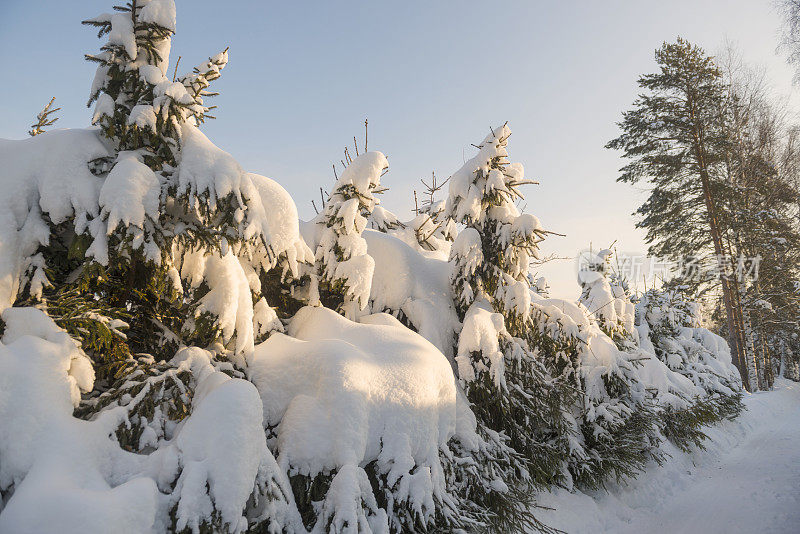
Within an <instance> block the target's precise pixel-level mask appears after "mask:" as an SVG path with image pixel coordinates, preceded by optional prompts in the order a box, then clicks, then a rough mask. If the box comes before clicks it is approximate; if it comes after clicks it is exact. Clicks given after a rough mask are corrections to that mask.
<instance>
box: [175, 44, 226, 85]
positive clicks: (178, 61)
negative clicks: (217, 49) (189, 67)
mask: <svg viewBox="0 0 800 534" xmlns="http://www.w3.org/2000/svg"><path fill="white" fill-rule="evenodd" d="M226 50H227V49H226ZM180 64H181V56H178V60H177V61H176V62H175V72H173V73H172V81H173V82H174V81H175V80H177V79H178V65H180Z"/></svg>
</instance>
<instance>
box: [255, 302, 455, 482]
mask: <svg viewBox="0 0 800 534" xmlns="http://www.w3.org/2000/svg"><path fill="white" fill-rule="evenodd" d="M364 322H365V323H366V324H363V323H361V324H360V323H354V322H351V321H349V320H347V319H345V318H343V317H342V316H340V315H338V314H337V313H335V312H333V311H331V310H329V309H326V308H321V307H319V308H315V307H306V308H303V309H301V310H300V311H299V312H298V313H297V315H296V316H295V317H294V319H293V320H292V322H291V323H290V324H289V328H288V331H289V334H290V335H291V336H292V337H289V336H287V335H283V334H274V335H273V336H272V337H270V338H269V339H268V340H267V341H265V342H264V343H261V344H259V345H258V346H256V350H255V355H254V358H253V363H252V365H251V366H250V375H251V379H252V381H253V382H254V383H255V384H256V386H257V387H258V390H259V392H260V393H261V397H262V400H263V404H264V422H265V424H266V425H268V426H276V425H278V428H277V443H276V446H277V448H278V450H279V451H280V455H279V457H278V459H279V461H280V462H281V463H282V464H283V465H287V466H289V465H290V466H292V467H293V469H295V470H296V471H298V472H301V473H303V474H310V475H314V474H316V473H319V472H322V471H330V470H333V469H337V468H339V467H341V466H343V465H347V464H355V465H359V464H363V463H365V462H369V461H372V460H375V459H377V458H378V454H379V453H380V452H381V450H382V449H384V450H387V449H388V450H392V451H394V452H395V454H405V455H408V456H409V459H411V460H413V461H416V462H418V463H422V462H423V461H424V460H426V459H429V458H431V457H432V456H433V457H435V456H436V455H437V454H438V449H439V446H441V445H444V444H446V443H447V441H448V440H449V439H450V437H451V436H453V434H454V433H455V426H456V384H455V379H454V377H453V373H452V370H451V369H450V365H449V363H448V361H447V359H446V358H445V357H444V356H443V355H442V354H441V352H440V351H439V350H438V349H436V347H434V346H433V345H432V344H431V343H430V342H428V341H426V340H425V339H423V338H422V337H421V336H418V335H415V334H413V333H412V332H410V331H409V330H408V329H407V328H405V327H404V326H403V325H402V324H400V322H399V321H397V320H396V319H394V318H393V317H391V316H389V315H386V314H376V315H373V316H367V317H365V318H364ZM370 322H374V323H376V324H369V323H370Z"/></svg>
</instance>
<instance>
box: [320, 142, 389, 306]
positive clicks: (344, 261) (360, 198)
mask: <svg viewBox="0 0 800 534" xmlns="http://www.w3.org/2000/svg"><path fill="white" fill-rule="evenodd" d="M388 168H389V162H388V161H387V160H386V157H385V156H384V155H383V154H382V153H380V152H365V153H363V154H361V155H358V156H356V158H355V159H353V160H352V161H349V163H348V165H347V167H346V168H345V170H344V172H342V175H341V176H340V177H339V178H338V179H337V180H336V183H335V184H334V186H333V191H332V192H331V195H330V197H329V198H328V200H327V202H326V203H325V207H324V208H323V210H322V212H321V213H320V214H319V215H318V216H317V218H316V224H317V225H318V228H319V231H320V236H319V239H318V245H317V249H316V254H315V257H316V264H317V273H318V276H319V295H320V300H321V301H322V303H323V304H325V305H326V306H327V307H329V308H332V309H336V310H338V311H340V312H341V313H342V314H343V315H344V316H345V317H347V318H349V319H356V318H357V317H358V316H359V314H360V313H361V311H362V310H363V309H364V308H365V307H366V306H367V304H368V303H369V291H370V286H371V284H372V271H373V270H374V268H375V260H373V259H372V257H370V255H369V254H367V243H366V241H364V238H363V237H361V232H363V231H364V228H366V226H367V219H368V218H369V216H370V214H371V213H372V210H373V209H374V208H375V206H376V204H377V199H376V198H375V194H377V193H379V192H380V179H381V176H383V175H384V174H385V173H386V171H387V170H388Z"/></svg>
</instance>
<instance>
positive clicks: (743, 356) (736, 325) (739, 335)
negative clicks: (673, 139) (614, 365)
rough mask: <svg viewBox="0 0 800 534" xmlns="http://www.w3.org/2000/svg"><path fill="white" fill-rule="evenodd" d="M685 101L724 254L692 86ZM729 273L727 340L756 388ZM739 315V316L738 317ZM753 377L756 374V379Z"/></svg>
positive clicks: (714, 232) (725, 286)
mask: <svg viewBox="0 0 800 534" xmlns="http://www.w3.org/2000/svg"><path fill="white" fill-rule="evenodd" d="M686 96H687V99H686V103H687V107H688V111H689V115H690V118H691V120H692V140H693V149H694V155H695V158H696V162H697V167H698V170H699V172H700V182H701V184H702V187H703V200H704V201H705V205H706V211H707V212H708V224H709V229H710V231H711V241H712V242H713V244H714V253H715V254H716V255H717V258H723V257H724V255H725V247H724V246H723V243H722V233H721V232H720V228H719V225H718V224H717V218H716V210H715V209H714V198H713V197H712V195H711V180H710V179H709V176H708V166H707V163H706V157H705V154H706V151H705V147H704V146H703V137H704V135H703V128H702V126H701V125H700V124H698V121H697V114H696V113H695V109H694V98H693V95H692V90H691V89H690V88H687V91H686ZM732 285H733V284H732V283H731V280H730V277H729V276H728V274H727V273H723V275H722V301H723V304H724V305H725V316H726V319H727V323H728V344H729V345H730V348H731V356H732V360H733V362H734V365H736V368H737V369H738V370H739V374H740V375H741V377H742V384H743V385H744V387H745V389H746V390H747V391H753V388H754V387H756V388H757V387H758V381H757V376H756V377H752V376H751V373H750V369H749V365H748V364H749V362H748V358H747V353H746V349H745V343H744V336H743V334H744V332H743V331H742V330H743V328H742V327H743V324H742V323H741V321H738V320H737V319H738V318H739V317H741V315H740V313H738V312H740V310H741V308H739V307H737V302H738V300H739V299H738V298H736V297H737V295H735V293H738V291H735V290H734V288H733V287H732ZM737 316H738V317H737ZM753 378H756V379H755V380H753Z"/></svg>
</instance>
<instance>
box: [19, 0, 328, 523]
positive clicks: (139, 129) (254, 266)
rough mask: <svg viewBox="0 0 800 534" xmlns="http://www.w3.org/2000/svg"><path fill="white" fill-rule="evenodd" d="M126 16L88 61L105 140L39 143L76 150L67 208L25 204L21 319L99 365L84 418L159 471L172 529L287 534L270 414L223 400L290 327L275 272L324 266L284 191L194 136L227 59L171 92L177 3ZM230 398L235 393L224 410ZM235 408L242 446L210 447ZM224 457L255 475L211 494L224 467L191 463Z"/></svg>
mask: <svg viewBox="0 0 800 534" xmlns="http://www.w3.org/2000/svg"><path fill="white" fill-rule="evenodd" d="M116 9H117V11H118V13H115V14H105V15H101V16H100V17H97V18H95V19H92V20H90V21H87V23H88V24H90V25H93V26H96V27H98V28H99V29H100V30H99V31H100V35H101V36H102V35H107V36H108V42H107V43H106V44H105V45H104V46H103V47H102V51H101V53H99V54H97V55H94V56H90V59H91V60H93V61H95V62H97V63H98V71H97V75H96V77H95V82H94V84H93V88H92V93H91V95H92V101H95V102H96V108H95V114H94V120H93V122H95V123H96V124H97V125H99V127H100V128H99V130H85V131H79V132H74V133H68V134H67V133H65V134H64V137H63V139H62V138H60V137H58V136H57V134H59V132H53V133H49V134H44V135H41V136H37V137H36V138H35V139H34V140H31V142H36V143H48V142H50V143H51V144H52V145H53V146H56V147H59V146H60V145H59V144H58V143H59V142H61V143H62V144H63V143H64V140H66V141H69V139H68V138H72V139H74V138H78V137H79V141H80V143H74V142H73V143H72V144H68V145H67V147H68V148H69V150H70V152H69V153H68V154H67V156H66V157H64V162H63V163H64V165H65V166H67V167H68V168H69V172H66V173H65V174H64V182H63V184H61V183H60V182H59V183H60V185H61V189H59V190H58V191H59V192H60V197H59V198H64V199H65V200H61V202H60V203H59V202H55V201H48V198H49V197H48V195H49V194H50V192H49V191H46V190H44V188H43V186H42V185H37V184H38V183H39V182H36V181H34V184H33V186H32V187H38V191H34V192H32V193H31V195H29V196H31V197H32V198H36V199H37V200H38V202H36V203H35V204H34V205H33V206H30V207H29V209H30V213H29V214H28V216H27V220H29V221H31V222H30V224H29V227H28V229H27V230H26V235H25V236H24V237H26V239H27V238H28V237H30V236H33V237H35V238H36V239H35V241H32V242H36V243H38V248H37V247H33V248H32V250H30V251H29V250H28V249H21V251H22V253H23V254H29V256H28V257H27V258H23V260H24V264H25V265H27V267H26V268H25V269H24V270H23V271H24V272H23V273H22V276H21V280H20V283H19V284H18V286H19V287H18V289H19V291H18V294H17V295H16V303H17V305H26V304H27V305H36V306H38V307H40V308H41V309H43V310H45V311H46V312H47V313H48V314H49V315H50V317H51V318H52V319H54V320H55V321H56V323H57V324H58V325H59V326H61V327H62V328H64V329H65V330H66V331H67V332H68V333H69V334H70V336H71V337H72V338H73V339H74V340H75V341H76V342H79V344H80V346H81V348H82V349H83V350H84V351H85V352H86V354H87V355H88V356H89V357H90V358H91V361H92V363H93V366H94V371H95V373H96V374H97V377H98V378H99V380H98V381H97V382H95V383H94V386H95V387H94V390H93V391H92V392H91V394H90V395H89V396H88V397H87V398H85V399H84V401H83V403H82V405H81V406H79V407H78V409H77V410H76V415H77V416H79V417H82V418H86V419H90V420H91V423H97V424H101V422H103V423H102V424H104V425H108V424H110V423H108V421H109V420H110V419H109V418H111V420H113V421H116V423H114V425H115V426H114V428H111V431H110V433H109V434H108V435H109V436H111V437H112V439H113V440H114V441H115V442H116V443H117V444H118V445H119V446H120V447H121V449H120V450H127V451H130V452H134V453H139V454H140V455H141V456H142V457H143V458H142V459H141V461H140V462H143V463H146V464H148V465H149V463H151V462H152V463H154V464H159V466H160V467H159V466H151V469H152V471H153V472H158V473H161V474H160V475H159V476H158V477H154V478H157V479H158V480H157V483H158V489H159V490H160V491H161V492H162V493H163V494H165V495H167V497H165V499H167V501H168V509H169V513H170V517H171V521H172V524H171V526H167V527H166V528H167V529H168V530H171V531H185V530H187V529H188V530H192V531H198V530H200V531H202V530H205V531H214V532H228V531H231V532H233V531H240V530H241V529H242V524H241V522H242V520H243V517H244V516H245V515H246V516H247V521H248V522H249V524H250V526H251V527H252V528H254V529H256V528H264V529H274V528H276V527H275V525H281V524H283V523H284V521H283V519H281V517H282V516H281V513H283V512H281V513H277V512H276V513H273V512H274V511H275V509H276V507H277V508H281V509H284V510H286V509H291V508H292V507H293V505H292V506H290V504H289V503H290V501H291V495H290V489H289V486H288V480H285V475H283V474H282V473H281V472H280V470H279V469H278V468H277V465H276V464H275V462H274V458H272V456H271V454H270V452H269V450H268V449H267V448H266V441H265V440H264V435H263V429H261V428H259V427H260V420H261V419H260V412H261V409H260V407H259V404H260V401H259V399H258V396H257V394H256V392H255V390H254V388H252V386H251V385H250V384H248V383H247V382H246V381H243V380H235V381H234V382H232V383H231V385H230V386H225V387H224V388H221V385H222V384H223V383H225V382H226V381H228V380H229V376H226V373H227V374H228V375H234V376H238V377H241V376H243V374H242V373H241V372H240V370H239V369H238V368H239V367H240V366H242V365H243V364H244V363H245V358H246V357H247V356H248V355H249V354H251V353H252V351H253V345H254V340H255V338H256V337H260V338H263V337H265V336H266V335H267V334H268V333H269V332H270V331H272V330H276V329H277V330H279V329H281V328H282V325H281V324H280V321H278V320H277V318H276V316H275V310H274V309H272V308H271V307H270V306H269V304H267V302H266V301H265V300H264V298H263V296H262V293H261V292H262V289H263V284H262V282H265V281H268V280H267V278H268V277H269V276H270V275H271V274H270V273H272V271H275V270H277V271H281V278H284V277H289V278H292V277H297V276H298V274H299V270H300V269H299V264H300V263H303V262H309V263H310V262H312V261H313V260H312V259H313V255H312V254H311V251H310V250H308V247H307V246H306V245H305V244H304V243H303V242H302V240H301V239H300V238H299V236H298V234H297V229H296V228H295V229H294V234H292V233H291V232H287V231H285V229H286V228H290V227H291V225H292V221H294V224H295V225H296V224H297V217H296V210H295V212H294V215H292V214H291V213H288V214H287V212H286V206H283V204H287V205H288V204H291V209H295V208H294V205H293V203H291V201H290V200H289V201H288V202H286V201H285V199H284V198H282V197H279V196H277V195H276V193H275V191H274V190H273V189H275V188H277V189H280V188H279V187H277V186H276V185H275V186H273V185H272V184H273V183H272V182H271V181H269V180H268V179H266V178H264V177H260V176H258V175H253V174H249V173H246V172H244V171H243V170H242V169H241V167H240V166H239V165H238V163H236V161H235V160H234V159H233V158H232V157H231V156H230V155H228V154H227V153H225V152H223V151H222V150H220V149H219V148H217V147H216V146H214V145H213V144H212V143H211V142H210V141H209V140H208V139H207V138H206V137H205V136H204V135H203V134H202V133H201V132H200V131H199V129H198V126H199V124H201V123H202V122H203V120H204V119H205V118H207V117H208V115H207V112H208V111H209V108H208V107H206V106H205V105H204V103H203V98H204V97H206V96H209V95H210V94H211V93H209V92H208V91H207V88H208V86H209V83H210V82H211V81H212V80H214V79H215V78H217V77H218V76H219V71H220V69H221V68H223V67H224V66H225V64H226V63H227V52H223V53H221V54H218V55H217V56H214V57H213V58H211V59H209V60H208V61H207V62H205V63H203V64H202V65H200V66H199V67H197V68H196V69H194V71H193V72H192V73H190V74H187V75H185V76H181V77H179V78H176V79H175V80H174V81H173V80H170V79H168V78H167V76H166V72H167V70H168V69H167V67H168V60H169V48H170V37H171V35H172V33H173V32H174V28H175V6H174V3H173V1H172V0H150V1H146V0H140V1H134V2H131V3H130V4H128V5H126V6H121V7H118V8H116ZM90 103H91V102H90ZM49 136H55V137H53V138H52V140H51V141H48V139H47V138H48V137H49ZM86 145H88V146H89V147H90V148H89V149H85V146H86ZM63 151H64V149H63V148H62V152H63ZM84 153H87V154H88V153H92V154H93V155H92V156H91V157H85V158H84ZM81 158H84V159H81ZM76 160H78V162H77V163H76ZM60 163H61V162H59V164H60ZM81 167H82V168H81ZM76 169H77V170H76ZM90 170H91V172H89V171H90ZM38 172H41V171H38ZM42 183H47V182H45V181H43V182H42ZM281 191H282V190H281ZM283 193H284V194H285V192H283ZM262 198H264V199H268V200H269V202H270V204H271V208H272V210H271V211H270V212H267V210H266V209H265V207H264V202H262ZM56 200H58V199H56ZM64 204H66V206H65V205H64ZM284 216H285V218H286V219H287V221H288V223H287V224H282V220H283V218H284ZM4 250H6V249H4ZM14 290H15V291H16V286H15V287H14ZM4 304H5V303H4ZM185 345H200V346H202V347H207V348H209V349H210V350H209V351H206V350H203V349H199V348H196V347H194V348H193V349H191V350H195V351H200V353H198V354H195V355H194V356H192V354H194V353H193V352H191V350H190V349H186V350H190V353H185V351H183V354H184V356H187V357H188V356H191V358H189V360H191V362H193V363H191V364H190V363H187V362H188V361H189V360H187V359H186V358H184V357H178V356H175V351H176V350H177V349H178V348H179V347H181V346H185ZM133 355H135V357H134V356H133ZM173 356H175V357H174V358H173ZM203 362H205V363H203ZM232 362H235V364H236V367H234V365H233V364H232ZM220 369H221V370H222V371H225V372H224V373H221V372H220ZM218 386H220V388H221V389H222V390H224V391H220V392H216V393H214V392H213V391H216V388H217V387H218ZM248 388H250V389H248ZM201 390H202V394H198V395H196V396H195V395H194V392H195V391H198V392H199V391H201ZM254 395H255V403H256V404H255V406H256V408H255V410H253V409H252V408H253V402H252V401H253V396H254ZM212 397H213V398H215V399H216V401H212V400H210V399H211V398H212ZM234 397H235V399H234ZM226 404H227V405H228V408H226V409H231V407H232V406H236V407H237V413H236V414H235V416H234V417H231V418H229V419H228V418H227V416H226V420H227V421H228V423H227V424H229V425H230V427H229V428H228V429H227V430H222V431H221V432H222V434H225V435H234V434H236V433H241V436H242V438H245V437H246V438H247V439H245V440H244V442H243V443H223V442H224V441H225V439H227V438H225V437H224V436H223V435H222V434H220V435H213V436H212V435H209V434H208V433H207V432H205V431H204V430H203V428H205V425H207V424H208V421H206V422H205V423H204V422H203V421H204V419H207V418H212V419H213V418H219V413H217V414H216V415H213V414H214V412H215V411H216V412H219V410H220V409H221V408H222V407H225V405H226ZM240 405H241V407H242V410H240V411H238V410H239V407H240ZM113 414H117V415H119V416H120V417H119V418H118V417H117V415H113ZM190 414H191V415H190ZM203 414H205V415H203ZM254 427H255V429H256V432H255V433H254V432H253V428H254ZM226 433H227V434H226ZM245 434H246V436H245ZM223 449H225V450H228V451H229V452H230V456H229V458H228V460H229V461H231V462H233V463H234V464H235V463H236V462H237V461H239V460H242V461H243V466H242V468H241V469H239V468H237V469H239V470H238V471H237V473H239V474H240V475H243V476H240V477H239V478H236V477H234V478H230V479H229V480H230V484H231V486H235V491H233V492H231V491H229V490H230V487H229V488H228V490H226V491H225V492H223V490H222V488H221V486H218V485H217V483H216V481H215V480H216V477H218V476H222V475H223V474H222V473H221V472H220V471H219V470H218V468H220V467H219V466H220V465H222V464H221V463H220V462H223V460H222V459H221V458H216V459H209V464H208V465H209V466H210V467H213V468H212V469H211V470H208V471H206V472H202V470H197V467H196V465H195V464H194V463H193V459H192V456H196V455H201V456H202V455H206V456H207V457H210V456H213V454H215V453H214V451H215V450H216V451H218V452H219V451H222V450H223ZM193 451H194V452H193ZM144 457H146V458H144ZM228 460H226V461H228ZM254 462H255V463H254ZM220 469H221V468H220ZM214 471H216V473H215V472H214ZM250 474H252V475H253V477H254V478H251V479H250V480H249V481H248V476H249V475H250ZM229 475H230V474H229ZM226 476H227V475H226ZM223 493H224V494H223ZM231 503H233V504H231ZM281 503H282V504H281ZM276 514H277V515H276ZM286 514H289V512H286V513H284V515H286ZM163 519H164V518H160V520H163ZM285 523H286V524H291V523H292V521H291V520H289V519H287V520H286V522H285ZM277 528H278V529H280V528H282V527H280V526H278V527H277ZM287 528H289V527H287Z"/></svg>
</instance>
